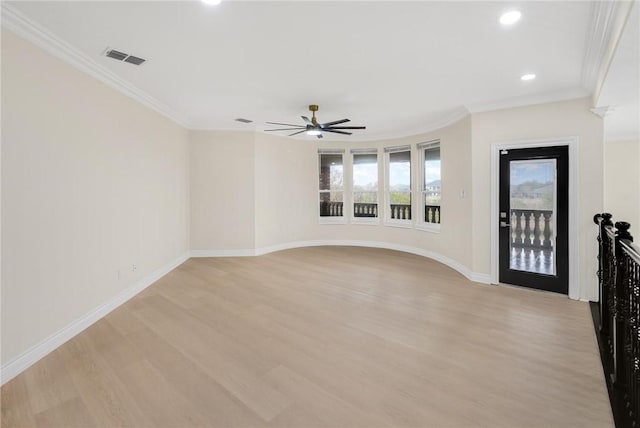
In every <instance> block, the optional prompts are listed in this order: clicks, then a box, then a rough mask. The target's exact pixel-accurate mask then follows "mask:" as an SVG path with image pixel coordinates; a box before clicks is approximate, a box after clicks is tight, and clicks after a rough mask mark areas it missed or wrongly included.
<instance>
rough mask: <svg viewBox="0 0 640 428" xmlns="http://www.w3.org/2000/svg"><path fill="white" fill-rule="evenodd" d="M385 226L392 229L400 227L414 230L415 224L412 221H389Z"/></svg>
mask: <svg viewBox="0 0 640 428" xmlns="http://www.w3.org/2000/svg"><path fill="white" fill-rule="evenodd" d="M384 225H385V226H390V227H399V228H402V229H412V228H413V223H412V222H411V220H387V221H385V222H384Z"/></svg>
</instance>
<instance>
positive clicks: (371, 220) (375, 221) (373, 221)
mask: <svg viewBox="0 0 640 428" xmlns="http://www.w3.org/2000/svg"><path fill="white" fill-rule="evenodd" d="M373 154H375V155H376V159H377V166H378V188H377V190H376V204H378V217H356V216H355V214H354V212H353V202H351V203H350V204H349V207H350V209H351V212H350V217H349V218H350V220H351V221H350V223H351V224H364V225H379V224H380V223H381V218H382V216H381V215H380V205H381V204H380V199H382V198H380V174H379V171H380V153H378V149H351V156H349V162H350V163H351V168H350V169H349V171H350V178H351V181H350V183H349V188H350V200H351V201H353V199H354V198H353V194H354V193H356V192H355V191H354V190H353V155H373Z"/></svg>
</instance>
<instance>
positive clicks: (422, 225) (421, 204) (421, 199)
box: [416, 140, 442, 233]
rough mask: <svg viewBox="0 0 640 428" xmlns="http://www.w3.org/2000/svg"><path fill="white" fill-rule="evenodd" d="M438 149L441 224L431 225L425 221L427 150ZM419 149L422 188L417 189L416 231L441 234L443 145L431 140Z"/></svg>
mask: <svg viewBox="0 0 640 428" xmlns="http://www.w3.org/2000/svg"><path fill="white" fill-rule="evenodd" d="M436 147H437V148H439V149H440V223H430V222H427V221H425V220H424V217H425V205H426V192H427V189H426V183H425V179H424V175H425V168H424V164H425V150H427V149H432V148H436ZM417 149H418V152H419V156H418V157H419V159H420V165H419V168H418V173H419V177H420V186H419V189H417V193H418V197H417V198H416V199H417V202H418V210H417V211H418V219H417V221H416V229H418V230H422V231H426V232H433V233H440V230H441V224H442V144H441V143H440V140H431V141H426V142H424V143H420V144H418V145H417Z"/></svg>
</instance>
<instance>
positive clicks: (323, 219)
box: [316, 149, 348, 224]
mask: <svg viewBox="0 0 640 428" xmlns="http://www.w3.org/2000/svg"><path fill="white" fill-rule="evenodd" d="M344 154H345V150H344V149H318V157H317V167H318V174H317V180H318V181H317V185H318V187H317V189H316V190H317V191H316V195H317V196H318V199H316V210H317V214H318V223H320V224H346V223H347V219H348V211H347V209H348V204H347V200H346V196H347V190H346V189H347V187H348V183H347V174H346V170H347V165H345V155H344ZM322 155H333V156H335V155H340V156H341V157H342V190H339V191H340V192H342V215H341V216H321V215H320V195H321V194H322V193H330V192H332V190H331V189H330V190H323V189H321V188H320V173H321V168H322ZM333 191H334V192H335V190H333Z"/></svg>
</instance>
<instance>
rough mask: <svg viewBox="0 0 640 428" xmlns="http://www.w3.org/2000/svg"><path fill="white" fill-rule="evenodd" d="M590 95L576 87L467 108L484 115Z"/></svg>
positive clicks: (473, 105)
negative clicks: (490, 112)
mask: <svg viewBox="0 0 640 428" xmlns="http://www.w3.org/2000/svg"><path fill="white" fill-rule="evenodd" d="M588 95H589V93H588V92H587V91H586V90H585V89H584V88H582V87H576V88H572V89H567V90H564V91H554V92H549V93H544V94H538V95H527V96H524V97H515V98H508V99H504V100H500V101H496V102H492V103H486V104H471V105H468V106H467V109H469V111H470V112H471V113H482V112H485V111H493V110H504V109H507V108H514V107H524V106H531V105H536V104H546V103H555V102H559V101H567V100H575V99H578V98H584V97H586V96H588Z"/></svg>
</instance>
